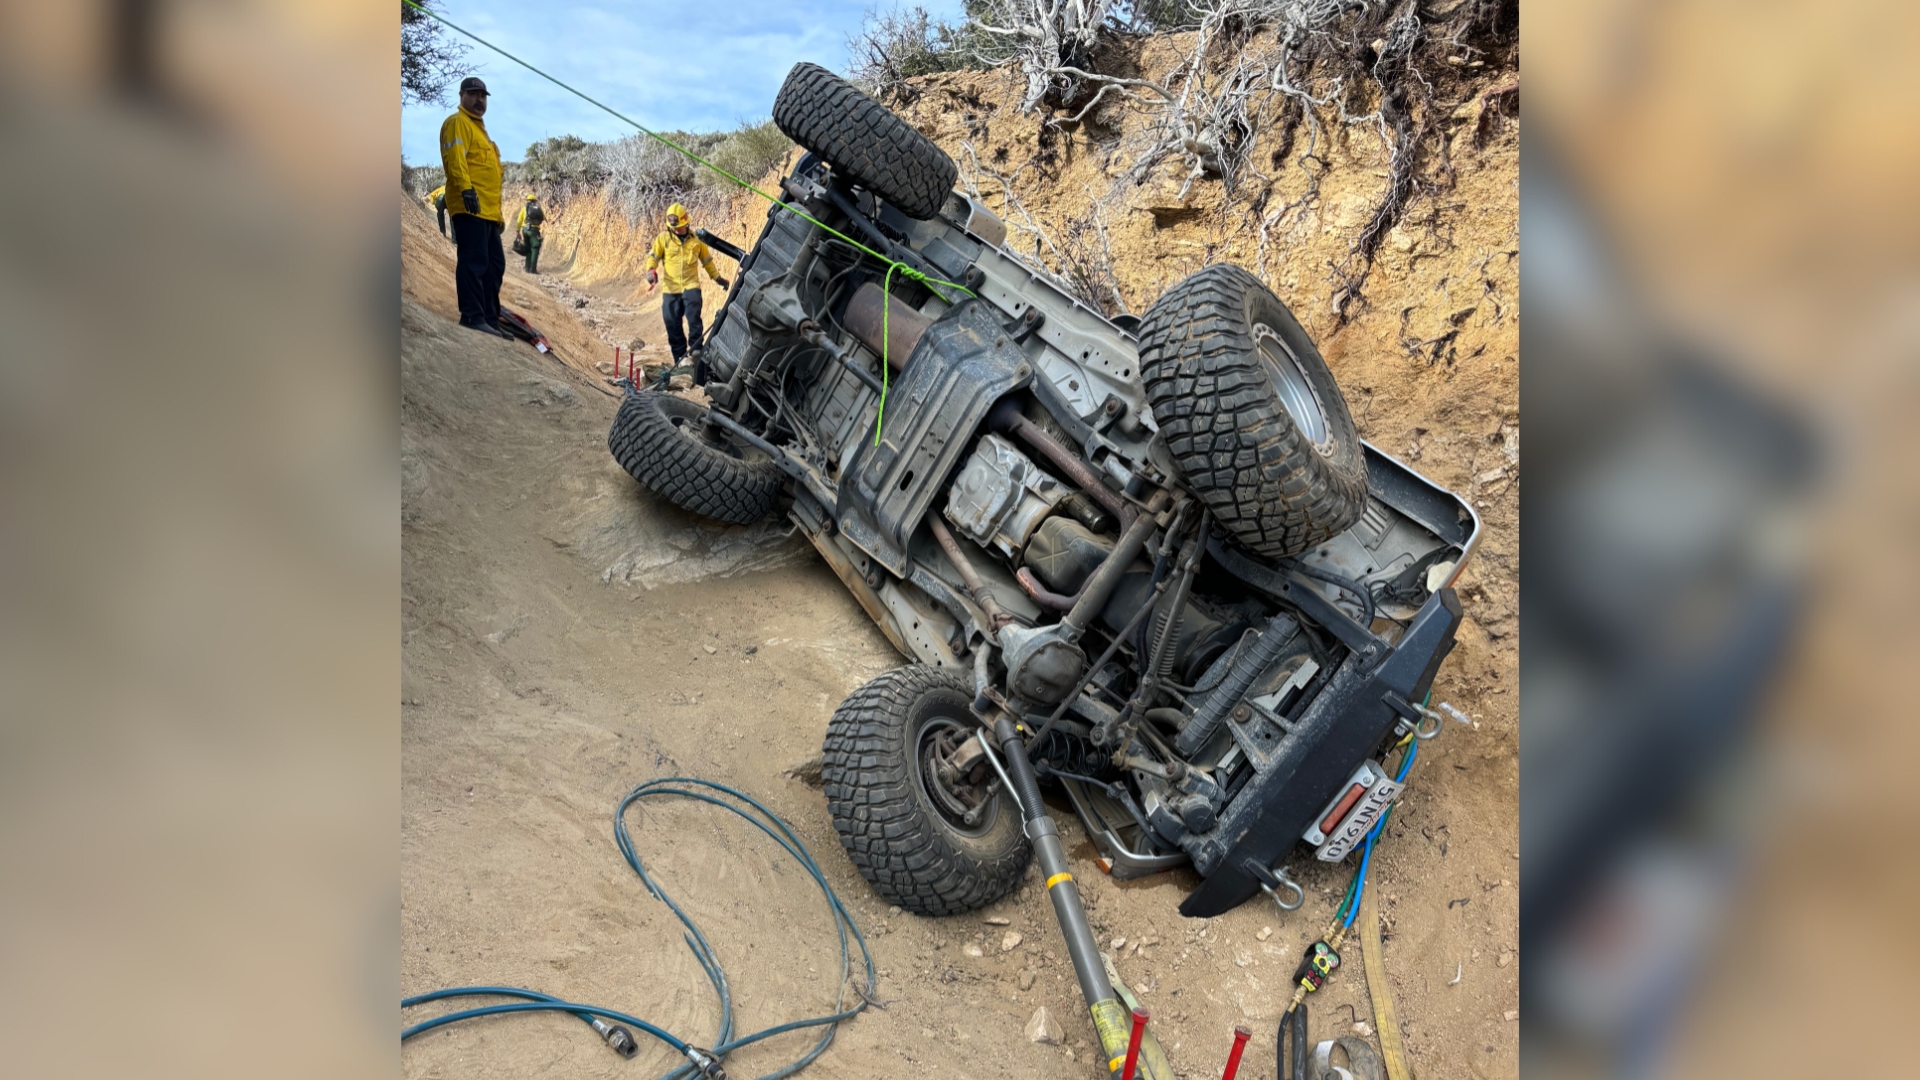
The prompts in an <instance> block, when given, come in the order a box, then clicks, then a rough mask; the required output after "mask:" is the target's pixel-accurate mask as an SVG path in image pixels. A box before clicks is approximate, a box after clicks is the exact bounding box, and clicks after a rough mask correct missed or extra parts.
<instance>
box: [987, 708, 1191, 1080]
mask: <svg viewBox="0 0 1920 1080" xmlns="http://www.w3.org/2000/svg"><path fill="white" fill-rule="evenodd" d="M993 734H994V739H995V741H997V742H998V743H999V744H1000V752H1001V753H1002V754H1003V755H1005V757H1006V761H1007V773H1008V774H1010V775H1006V776H1004V777H1003V779H1005V780H1006V782H1007V786H1008V787H1009V788H1010V789H1011V790H1012V792H1013V794H1014V795H1015V796H1017V797H1018V799H1019V801H1020V810H1021V813H1022V815H1023V816H1024V817H1025V819H1026V833H1027V839H1028V841H1030V842H1031V843H1032V844H1033V857H1034V861H1036V862H1038V863H1039V864H1040V873H1041V874H1042V875H1044V876H1045V879H1046V883H1047V896H1048V898H1049V899H1051V900H1052V901H1053V914H1054V917H1055V918H1056V919H1058V920H1059V921H1060V933H1061V934H1062V935H1063V936H1064V937H1065V938H1066V939H1067V956H1068V958H1069V959H1071V960H1072V961H1073V977H1074V979H1075V980H1076V981H1078V982H1079V984H1080V995H1081V996H1082V997H1083V998H1085V999H1086V1002H1087V1008H1088V1010H1089V1011H1090V1012H1091V1013H1092V1014H1093V1029H1094V1031H1095V1033H1096V1034H1098V1036H1099V1038H1100V1052H1101V1053H1102V1054H1104V1055H1105V1056H1106V1060H1107V1071H1108V1072H1116V1071H1118V1070H1119V1068H1120V1066H1121V1065H1122V1063H1124V1062H1125V1061H1126V1057H1127V1044H1128V1043H1129V1042H1130V1041H1131V1035H1132V1016H1131V1015H1130V1013H1129V1011H1128V1009H1127V1007H1126V1006H1125V1005H1122V1004H1121V1003H1120V996H1119V995H1118V994H1117V993H1115V992H1114V989H1113V983H1112V982H1111V981H1110V980H1109V979H1108V978H1107V971H1106V966H1105V965H1104V964H1102V963H1101V962H1100V946H1099V944H1098V943H1097V942H1095V941H1094V938H1093V927H1092V926H1091V925H1089V924H1088V923H1087V909H1086V905H1085V904H1084V903H1082V902H1081V899H1080V887H1079V886H1078V885H1076V884H1075V883H1074V880H1073V874H1072V873H1071V872H1069V871H1068V869H1067V851H1066V847H1065V846H1064V845H1063V844H1061V842H1060V830H1059V828H1058V827H1057V826H1055V825H1054V823H1053V818H1052V816H1051V815H1049V814H1048V813H1047V806H1046V804H1045V803H1043V802H1041V801H1040V782H1039V779H1038V778H1037V777H1036V776H1035V775H1034V772H1033V763H1032V762H1031V761H1029V760H1028V758H1027V746H1026V742H1025V740H1024V739H1023V738H1022V737H1021V735H1020V731H1019V729H1018V728H1017V727H1015V726H1014V723H1013V720H1012V719H1011V718H1009V717H1008V716H1007V715H1006V714H1005V713H1002V714H1000V715H999V716H998V717H997V718H996V719H995V720H994V725H993ZM996 764H997V763H996ZM1142 1044H1143V1045H1141V1046H1140V1047H1139V1060H1138V1071H1137V1072H1136V1073H1135V1075H1136V1076H1137V1077H1140V1078H1141V1080H1174V1076H1173V1069H1172V1068H1171V1067H1170V1066H1169V1065H1168V1064H1167V1058H1166V1054H1165V1052H1163V1051H1162V1050H1161V1049H1160V1044H1159V1042H1158V1040H1156V1039H1154V1038H1153V1037H1152V1034H1151V1033H1150V1032H1149V1033H1147V1034H1146V1037H1145V1038H1144V1039H1143V1040H1142Z"/></svg>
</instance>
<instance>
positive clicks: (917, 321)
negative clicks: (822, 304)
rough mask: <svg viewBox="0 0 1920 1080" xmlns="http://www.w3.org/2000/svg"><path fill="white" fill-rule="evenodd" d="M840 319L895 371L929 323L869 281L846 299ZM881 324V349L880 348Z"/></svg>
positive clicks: (904, 362)
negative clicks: (850, 297) (882, 331)
mask: <svg viewBox="0 0 1920 1080" xmlns="http://www.w3.org/2000/svg"><path fill="white" fill-rule="evenodd" d="M840 321H841V323H842V325H844V326H845V327H846V328H847V329H848V330H850V331H852V332H853V336H854V337H857V338H859V339H860V343H861V344H862V345H865V346H866V347H867V348H869V349H872V350H873V351H874V354H875V355H877V356H885V357H886V358H887V366H889V367H891V368H893V370H895V371H899V370H900V369H901V368H904V367H906V366H907V357H909V356H912V355H913V350H914V349H916V348H918V347H919V345H920V338H921V336H922V335H924V334H925V333H926V332H927V327H929V326H932V325H933V320H932V319H929V318H927V317H926V316H925V315H922V314H920V313H919V312H917V311H915V310H913V309H912V308H910V307H908V306H907V305H905V304H903V303H901V302H900V301H898V300H896V299H894V298H893V297H891V296H888V295H887V292H886V290H885V289H882V288H881V287H880V286H878V285H875V284H874V283H873V282H871V281H869V282H867V283H866V284H865V285H862V286H860V288H858V289H856V290H854V294H853V299H851V300H849V301H847V313H846V315H845V316H843V317H842V318H841V320H840ZM883 327H884V328H885V331H886V333H885V337H884V341H885V342H886V345H887V347H886V348H885V349H882V348H881V342H882V340H883V338H882V334H881V330H882V328H883Z"/></svg>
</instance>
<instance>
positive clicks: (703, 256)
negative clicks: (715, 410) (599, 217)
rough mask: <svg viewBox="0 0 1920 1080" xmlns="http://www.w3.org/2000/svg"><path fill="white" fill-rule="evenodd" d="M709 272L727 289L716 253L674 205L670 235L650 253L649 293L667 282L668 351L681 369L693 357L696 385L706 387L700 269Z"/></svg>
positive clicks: (656, 242) (662, 306)
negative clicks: (717, 267)
mask: <svg viewBox="0 0 1920 1080" xmlns="http://www.w3.org/2000/svg"><path fill="white" fill-rule="evenodd" d="M703 266H704V267H706V268H707V276H708V277H710V278H712V279H713V283H714V284H716V285H718V286H720V287H721V288H723V289H724V288H727V287H728V282H727V279H726V278H723V277H721V276H720V274H719V272H718V271H716V270H715V269H714V268H713V252H711V251H709V250H707V245H705V244H703V243H701V242H700V239H699V238H698V237H696V236H694V235H693V225H692V223H691V222H689V221H688V220H687V208H686V207H684V206H681V205H680V204H679V203H674V204H673V205H672V206H670V207H668V208H667V231H665V232H663V233H661V234H660V235H659V236H656V237H654V238H653V249H652V250H651V251H649V252H647V291H648V292H652V291H653V287H654V286H655V285H657V284H659V283H660V279H661V277H663V276H664V277H665V278H666V290H667V291H666V296H665V297H664V298H663V299H662V300H661V301H660V315H661V317H662V318H664V319H665V320H666V323H667V348H669V349H671V350H672V351H673V363H674V366H675V367H678V366H679V365H680V364H681V363H682V362H683V361H684V360H685V359H686V357H687V353H688V352H689V351H691V352H692V353H693V381H694V383H695V385H698V386H705V385H706V383H707V364H706V360H705V358H704V357H702V356H701V337H702V335H704V334H705V333H706V328H705V327H704V326H702V325H701V323H700V268H701V267H703ZM682 316H685V318H686V329H685V330H684V331H683V330H682V329H681V328H680V320H681V317H682Z"/></svg>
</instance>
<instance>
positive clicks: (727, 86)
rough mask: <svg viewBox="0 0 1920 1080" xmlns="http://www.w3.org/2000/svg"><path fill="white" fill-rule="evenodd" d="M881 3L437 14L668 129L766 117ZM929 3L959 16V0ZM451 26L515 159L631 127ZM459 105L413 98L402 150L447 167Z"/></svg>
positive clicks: (601, 1)
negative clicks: (788, 86) (784, 92)
mask: <svg viewBox="0 0 1920 1080" xmlns="http://www.w3.org/2000/svg"><path fill="white" fill-rule="evenodd" d="M871 3H872V0H782V2H772V0H719V2H715V0H706V2H700V0H695V2H692V3H678V4H667V3H658V2H652V3H638V2H621V0H598V2H575V0H557V2H547V3H533V2H528V0H442V3H440V4H439V5H437V6H436V8H435V10H437V11H438V12H439V13H440V14H441V15H444V16H445V17H446V18H448V19H450V20H451V21H453V22H455V23H458V24H460V25H461V26H463V27H465V28H466V29H468V30H471V31H473V32H474V33H475V34H478V35H479V36H481V37H483V38H486V39H487V40H488V41H491V42H493V43H494V44H496V45H499V46H500V47H501V48H503V49H505V50H507V51H508V52H510V53H513V54H515V55H516V56H519V57H521V58H523V59H525V60H526V61H527V62H528V63H531V64H533V65H534V66H536V67H538V68H540V69H542V70H544V71H546V72H548V73H549V74H551V75H553V76H555V77H556V78H559V79H562V80H564V81H566V82H568V83H571V84H572V85H574V86H576V87H578V88H579V89H581V90H582V91H584V92H586V93H587V94H589V95H591V96H593V97H595V98H598V99H599V100H601V101H603V102H605V103H607V104H608V105H611V106H612V107H613V108H615V109H618V110H620V111H621V112H623V113H625V114H626V115H628V116H631V117H633V118H634V119H635V120H638V121H639V122H641V123H642V124H646V125H647V126H648V127H651V128H653V129H654V130H656V131H672V130H683V131H714V130H720V129H725V128H731V127H734V126H736V125H738V124H739V123H740V122H741V121H743V120H760V119H765V118H766V116H767V115H768V114H769V112H771V110H772V108H773V96H774V94H775V93H777V92H778V91H779V89H780V80H782V79H783V78H785V77H786V74H787V69H788V68H790V67H792V66H793V65H794V64H795V63H797V62H799V61H801V60H811V61H812V62H814V63H816V64H821V65H823V66H825V67H828V68H831V69H833V70H834V71H844V70H845V68H846V59H847V47H846V39H847V36H848V35H849V34H851V33H853V31H854V30H856V29H857V28H858V27H859V26H860V22H861V18H862V16H863V15H864V14H865V13H866V10H867V8H868V7H869V6H870V5H871ZM921 6H923V7H926V8H927V9H928V10H929V11H931V12H933V13H934V14H935V15H936V16H945V17H948V18H954V17H956V16H957V13H958V11H959V8H960V3H959V0H933V2H931V3H928V2H924V0H923V2H922V4H921ZM447 33H448V34H450V35H451V36H452V37H453V38H454V39H455V40H460V41H463V42H465V43H466V44H467V45H468V46H469V50H468V63H469V65H470V67H471V70H470V71H469V72H468V73H469V74H474V75H479V76H480V77H481V78H483V79H485V80H486V81H487V89H489V90H491V91H493V99H492V101H491V102H490V103H489V106H488V110H487V119H486V123H487V132H488V133H489V134H491V135H492V136H493V138H494V141H495V142H498V143H499V144H500V150H501V153H503V154H504V155H505V156H506V157H507V159H508V160H513V161H517V160H519V159H520V158H521V157H522V156H523V155H524V154H525V153H526V150H527V147H528V146H529V145H531V144H533V143H535V142H538V141H539V140H541V139H544V138H547V137H548V136H551V135H568V134H571V135H578V136H580V137H581V138H583V139H587V140H590V141H593V142H601V141H605V140H609V139H617V138H621V137H623V136H625V135H629V134H631V133H632V130H633V129H632V128H629V127H627V126H626V125H625V124H623V123H621V122H620V121H618V120H616V119H614V118H613V117H611V116H608V115H607V114H606V113H604V112H602V111H600V110H599V109H596V108H594V107H593V106H592V105H589V104H587V103H586V102H584V101H581V100H580V99H579V98H577V97H574V96H573V95H572V94H569V93H567V92H566V91H564V90H562V89H560V88H559V87H557V86H555V85H553V84H552V83H550V82H547V81H546V80H545V79H542V78H541V77H539V76H538V75H535V74H533V73H532V72H530V71H528V70H527V69H525V68H523V67H521V66H520V65H518V64H515V63H514V62H513V61H511V60H508V59H506V58H505V57H503V56H501V55H499V54H498V53H495V52H492V51H491V50H489V49H486V48H484V47H482V46H480V45H476V44H473V43H472V42H470V41H466V39H464V38H460V36H459V35H457V34H453V32H452V31H447ZM456 85H457V84H456ZM448 100H449V102H451V101H452V100H453V94H451V93H449V95H448ZM451 111H452V106H451V105H449V106H446V107H442V106H439V105H412V104H409V105H405V106H403V107H402V108H401V110H400V152H401V155H402V157H403V158H404V159H405V160H406V162H407V163H408V164H409V165H431V164H438V163H439V160H440V150H439V146H438V137H439V132H440V122H441V121H442V120H444V119H446V117H447V114H448V113H449V112H451Z"/></svg>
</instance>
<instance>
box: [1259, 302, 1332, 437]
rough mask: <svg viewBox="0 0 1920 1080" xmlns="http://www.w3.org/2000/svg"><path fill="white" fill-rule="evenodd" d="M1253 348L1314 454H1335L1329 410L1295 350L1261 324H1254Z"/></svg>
mask: <svg viewBox="0 0 1920 1080" xmlns="http://www.w3.org/2000/svg"><path fill="white" fill-rule="evenodd" d="M1253 344H1254V348H1255V350H1257V351H1258V352H1259V353H1260V360H1261V363H1262V365H1263V366H1264V367H1265V368H1266V370H1267V381H1268V382H1270V383H1272V384H1273V389H1274V392H1275V393H1276V394H1278V395H1279V397H1280V404H1281V406H1282V407H1283V408H1285V409H1286V410H1287V415H1288V416H1289V417H1292V419H1293V426H1294V427H1296V428H1298V429H1299V430H1300V434H1301V435H1302V436H1303V437H1305V438H1306V440H1307V442H1309V443H1311V444H1312V445H1313V448H1314V449H1315V450H1318V451H1320V452H1321V453H1322V454H1330V453H1332V452H1333V429H1332V427H1331V426H1330V425H1329V424H1328V423H1327V410H1326V407H1325V406H1324V405H1322V404H1321V402H1320V395H1319V394H1318V393H1316V392H1315V391H1314V389H1313V384H1312V383H1311V382H1309V381H1307V371H1306V367H1305V365H1303V364H1301V363H1300V358H1299V357H1298V356H1295V355H1294V353H1293V348H1292V347H1291V346H1289V345H1288V344H1287V342H1286V339H1285V338H1283V337H1281V336H1280V334H1279V332H1278V331H1276V330H1275V329H1274V328H1273V327H1271V326H1268V325H1267V324H1266V323H1262V322H1257V323H1254V324H1253Z"/></svg>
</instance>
